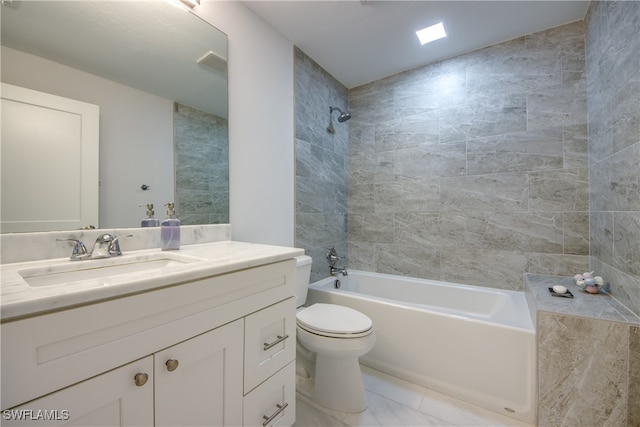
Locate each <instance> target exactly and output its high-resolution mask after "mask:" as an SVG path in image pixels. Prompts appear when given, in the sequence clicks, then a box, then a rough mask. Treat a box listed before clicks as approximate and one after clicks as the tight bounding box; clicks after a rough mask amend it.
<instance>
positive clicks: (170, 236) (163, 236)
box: [160, 203, 180, 251]
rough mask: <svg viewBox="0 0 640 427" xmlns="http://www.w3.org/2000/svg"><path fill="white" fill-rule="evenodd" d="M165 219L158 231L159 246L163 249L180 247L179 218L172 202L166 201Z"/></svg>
mask: <svg viewBox="0 0 640 427" xmlns="http://www.w3.org/2000/svg"><path fill="white" fill-rule="evenodd" d="M165 206H166V207H167V215H168V216H169V217H168V218H167V219H165V220H164V221H162V224H160V225H161V231H160V240H161V246H160V248H161V249H162V250H163V251H168V250H175V249H180V220H179V219H177V218H176V217H175V216H176V211H175V209H174V206H175V205H174V203H167V204H166V205H165Z"/></svg>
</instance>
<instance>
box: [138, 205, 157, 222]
mask: <svg viewBox="0 0 640 427" xmlns="http://www.w3.org/2000/svg"><path fill="white" fill-rule="evenodd" d="M142 206H145V205H140V207H142ZM146 206H147V217H146V218H143V219H142V221H140V227H158V226H159V225H160V220H159V219H158V218H154V217H153V203H147V204H146Z"/></svg>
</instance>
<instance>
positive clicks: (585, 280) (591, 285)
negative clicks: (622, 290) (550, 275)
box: [573, 271, 610, 294]
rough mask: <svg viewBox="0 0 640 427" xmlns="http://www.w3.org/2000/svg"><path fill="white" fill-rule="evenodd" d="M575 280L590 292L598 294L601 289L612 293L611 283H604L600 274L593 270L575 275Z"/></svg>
mask: <svg viewBox="0 0 640 427" xmlns="http://www.w3.org/2000/svg"><path fill="white" fill-rule="evenodd" d="M573 280H575V283H576V285H577V286H578V287H580V288H582V290H583V291H585V292H587V293H590V294H598V293H600V291H603V292H605V293H610V288H609V283H604V279H603V278H602V277H600V276H594V275H593V271H591V272H586V273H582V274H576V275H575V276H573Z"/></svg>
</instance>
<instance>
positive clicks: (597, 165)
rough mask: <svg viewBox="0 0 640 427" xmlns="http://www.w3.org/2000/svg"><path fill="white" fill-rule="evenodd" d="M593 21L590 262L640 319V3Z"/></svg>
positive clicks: (605, 11)
mask: <svg viewBox="0 0 640 427" xmlns="http://www.w3.org/2000/svg"><path fill="white" fill-rule="evenodd" d="M586 22H587V31H586V37H585V40H586V64H587V88H588V101H589V172H590V177H589V180H590V197H589V198H590V206H589V211H590V222H591V231H590V235H591V241H590V246H591V247H590V252H591V256H592V260H591V264H592V268H595V267H598V268H599V271H601V272H606V275H604V274H603V277H605V279H606V280H608V281H610V282H611V285H612V292H613V294H614V295H615V296H616V298H618V299H619V300H620V301H622V302H623V303H625V304H627V306H628V307H629V308H630V309H631V310H633V311H634V312H635V313H636V314H638V315H640V297H638V296H637V295H639V294H640V289H638V286H639V285H640V269H639V268H638V264H639V261H638V257H639V256H640V255H638V253H639V252H640V246H639V243H638V242H640V227H639V226H638V218H639V217H640V37H638V34H639V33H640V2H631V1H611V2H593V3H592V4H591V6H590V8H589V12H588V14H587V17H586Z"/></svg>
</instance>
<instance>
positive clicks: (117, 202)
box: [1, 46, 174, 228]
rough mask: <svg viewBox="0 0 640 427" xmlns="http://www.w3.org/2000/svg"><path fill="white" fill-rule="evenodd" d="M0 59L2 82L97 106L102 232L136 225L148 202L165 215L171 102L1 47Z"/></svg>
mask: <svg viewBox="0 0 640 427" xmlns="http://www.w3.org/2000/svg"><path fill="white" fill-rule="evenodd" d="M1 55H2V81H3V82H6V83H10V84H13V85H16V86H22V87H26V88H30V89H34V90H38V91H41V92H46V93H51V94H54V95H59V96H64V97H66V98H71V99H76V100H80V101H84V102H88V103H91V104H96V105H99V106H100V194H99V199H100V214H99V215H100V224H99V226H100V228H113V227H120V228H122V227H139V226H140V219H141V218H143V217H144V216H145V215H144V214H145V209H144V208H140V207H138V205H141V204H146V203H154V204H155V205H156V209H155V210H156V216H157V217H159V218H162V217H164V216H165V215H164V211H165V208H163V207H162V206H161V205H162V204H164V203H167V202H170V201H173V197H174V188H173V186H174V179H173V102H172V101H170V100H167V99H164V98H160V97H157V96H154V95H151V94H149V93H146V92H142V91H139V90H136V89H133V88H130V87H128V86H124V85H121V84H118V83H114V82H112V81H110V80H105V79H103V78H100V77H97V76H95V75H92V74H88V73H85V72H82V71H78V70H76V69H74V68H70V67H66V66H64V65H61V64H58V63H56V62H52V61H48V60H46V59H43V58H40V57H37V56H33V55H29V54H25V53H23V52H20V51H17V50H14V49H9V48H6V47H4V46H3V47H2V52H1ZM142 184H147V185H150V186H151V190H148V191H142V190H141V189H140V186H141V185H142ZM43 209H46V206H43Z"/></svg>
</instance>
